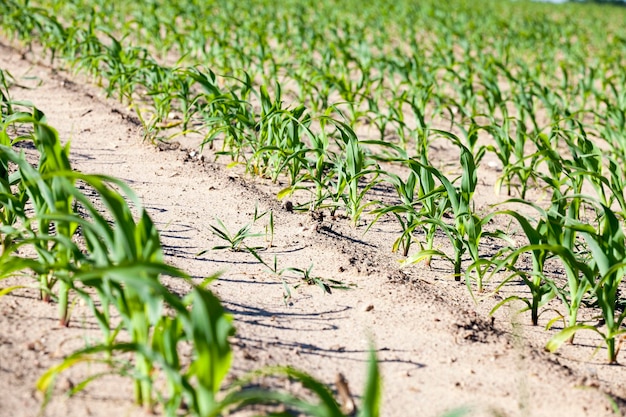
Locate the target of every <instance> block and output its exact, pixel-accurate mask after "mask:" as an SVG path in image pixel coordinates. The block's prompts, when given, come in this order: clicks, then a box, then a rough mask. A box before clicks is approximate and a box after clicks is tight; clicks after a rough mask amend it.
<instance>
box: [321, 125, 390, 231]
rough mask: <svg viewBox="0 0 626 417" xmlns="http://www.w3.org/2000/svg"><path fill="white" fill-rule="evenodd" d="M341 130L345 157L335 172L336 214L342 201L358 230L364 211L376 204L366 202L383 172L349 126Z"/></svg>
mask: <svg viewBox="0 0 626 417" xmlns="http://www.w3.org/2000/svg"><path fill="white" fill-rule="evenodd" d="M337 123H340V122H337ZM338 129H339V130H340V132H341V135H342V139H343V143H342V144H341V146H343V152H345V154H343V155H341V156H339V155H337V159H336V160H335V161H334V164H335V166H334V171H335V173H336V176H337V177H336V183H335V189H334V190H333V193H334V195H333V199H334V200H335V204H336V206H335V208H333V211H334V210H335V209H336V208H337V207H339V201H341V202H342V203H343V207H344V208H345V210H346V212H347V215H348V216H349V217H350V218H351V220H352V223H353V225H354V226H357V225H358V222H359V219H360V218H361V215H362V214H363V212H364V210H365V209H366V208H367V207H368V206H370V205H371V204H373V202H371V201H366V196H367V193H368V192H369V191H370V190H371V189H372V188H373V187H375V186H376V185H377V184H378V183H379V182H380V180H379V179H378V176H379V174H380V168H379V167H378V165H377V164H375V163H374V162H373V161H372V160H371V159H370V158H369V157H368V155H367V153H366V151H365V150H364V149H363V147H362V146H361V144H360V143H359V140H358V138H357V137H356V134H355V133H354V131H353V130H352V129H351V128H350V127H349V126H347V125H344V124H339V125H338ZM363 182H365V184H363Z"/></svg>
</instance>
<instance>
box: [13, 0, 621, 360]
mask: <svg viewBox="0 0 626 417" xmlns="http://www.w3.org/2000/svg"><path fill="white" fill-rule="evenodd" d="M40 3H41V5H42V6H44V7H42V8H32V7H30V8H29V7H27V6H28V5H22V4H20V3H19V2H7V3H6V5H5V9H6V13H5V14H4V16H3V21H4V23H5V27H6V28H7V29H5V30H7V31H8V32H9V33H10V34H13V35H15V36H17V37H19V38H20V39H21V40H22V42H25V44H26V45H32V44H34V43H36V44H38V45H41V46H42V47H43V48H44V50H45V51H47V53H48V54H49V55H50V58H51V59H52V60H53V61H54V60H56V59H58V58H61V59H62V61H61V62H62V64H63V65H66V66H67V67H68V68H70V69H73V70H77V71H86V73H87V74H88V75H89V76H91V77H92V78H93V79H94V81H95V82H96V83H99V84H101V85H102V86H103V88H104V89H105V91H106V92H107V94H110V95H115V96H116V97H118V98H119V99H120V100H122V101H123V102H125V103H128V104H129V105H130V106H132V107H133V108H134V109H135V110H136V111H137V113H138V115H139V116H140V118H141V119H142V121H143V123H144V127H145V129H146V134H147V135H148V136H150V137H152V138H158V137H162V136H163V132H169V131H170V129H175V130H173V131H174V132H176V133H174V135H181V134H182V135H184V134H200V135H201V137H202V138H204V140H203V142H202V146H203V147H207V148H213V150H214V153H215V155H216V157H219V156H223V155H226V156H228V157H230V159H231V160H232V163H233V164H234V165H236V164H241V165H243V166H245V169H246V171H247V172H249V173H251V174H255V175H261V176H265V177H268V178H271V179H272V180H274V181H279V180H280V181H285V182H286V183H287V184H288V185H287V187H285V188H283V189H282V190H281V191H280V192H279V193H278V196H279V198H284V197H286V196H288V195H290V194H292V193H295V192H302V191H304V192H306V193H308V195H309V199H308V201H307V202H306V203H305V204H304V205H303V206H302V208H303V209H311V210H318V209H328V210H330V211H331V212H332V213H335V212H336V211H337V210H342V211H344V212H345V214H346V215H348V216H349V217H350V219H351V220H352V222H353V224H354V225H355V226H358V225H359V222H360V220H361V218H362V216H363V215H364V214H365V213H369V214H373V215H374V221H376V220H377V219H380V218H381V217H382V216H387V215H392V216H394V218H396V219H397V220H398V223H399V226H400V228H401V233H400V234H399V237H398V238H397V239H396V242H395V243H394V245H393V248H392V249H393V250H399V249H402V254H403V256H405V257H406V260H405V263H406V264H412V263H416V262H420V261H425V262H426V263H429V262H430V261H431V258H433V257H438V258H443V259H446V260H449V261H450V263H451V266H452V275H453V276H454V277H455V278H456V279H458V280H461V279H462V278H463V277H465V280H466V282H467V285H468V288H470V289H472V291H474V289H475V290H476V291H477V292H482V291H483V290H484V286H485V284H486V280H493V279H494V278H493V277H494V276H495V273H496V272H502V271H504V273H505V274H507V276H508V278H505V279H502V280H501V281H500V282H499V283H496V284H495V286H496V288H501V287H502V286H503V285H506V284H508V283H510V282H512V281H514V280H516V281H521V282H522V283H524V284H525V285H526V286H527V287H528V290H529V291H530V294H531V296H530V298H524V299H523V301H524V302H525V303H526V304H527V307H528V310H530V312H531V321H532V322H533V324H538V317H539V314H540V309H541V308H542V307H543V306H545V304H546V303H547V302H548V301H550V300H560V301H561V303H562V307H561V308H562V309H564V310H565V312H564V313H561V314H560V317H561V318H562V319H563V321H564V326H563V327H564V330H563V331H561V332H560V333H558V334H557V335H556V336H554V337H553V338H552V339H551V342H550V344H549V347H550V348H551V349H553V348H556V347H558V345H559V344H560V343H561V342H562V341H563V340H570V341H571V340H572V336H573V334H574V333H575V332H576V331H578V330H583V329H595V331H597V332H599V333H600V335H601V336H602V337H603V340H605V342H606V346H607V350H608V360H609V362H615V361H616V360H617V354H618V352H619V342H618V341H619V340H620V337H621V335H622V334H623V333H624V326H623V319H624V309H623V305H624V300H623V297H622V296H621V294H620V292H619V289H620V286H622V285H621V281H622V264H621V262H622V261H623V260H622V259H621V258H620V255H619V254H620V253H621V252H620V251H621V250H622V249H620V248H621V247H622V246H623V239H622V238H621V237H620V230H621V228H622V227H623V219H624V207H625V203H624V201H625V200H624V195H623V189H624V188H623V184H624V182H625V181H626V177H625V176H624V175H623V174H624V172H623V169H622V168H621V167H623V165H624V162H625V159H624V155H625V154H624V144H623V137H624V129H625V120H626V118H625V117H624V114H625V111H626V107H625V103H626V102H625V97H626V96H625V95H624V91H623V85H624V81H625V79H624V72H623V71H621V68H622V67H623V65H624V58H623V56H624V55H623V51H624V48H625V47H626V42H624V37H623V36H622V35H621V34H620V31H619V26H616V25H617V23H616V21H617V20H619V19H609V18H606V16H600V13H601V12H602V10H601V9H599V8H591V7H588V6H582V5H577V6H572V7H571V8H570V9H558V12H557V11H555V10H556V9H551V7H554V6H547V5H533V6H532V8H531V6H530V5H529V4H526V3H524V4H523V5H522V6H520V7H528V8H529V9H531V10H532V12H521V9H519V8H518V7H517V6H516V5H513V4H507V5H506V6H505V5H502V4H500V3H495V2H492V3H489V7H485V8H481V9H480V10H479V9H477V8H476V7H473V6H471V5H468V4H466V3H464V2H455V7H454V10H455V11H454V12H452V11H451V10H452V8H441V7H439V6H437V5H436V4H435V3H434V2H424V4H423V5H420V6H419V7H415V5H413V4H410V5H409V4H408V2H399V3H398V4H397V5H396V6H394V7H390V8H389V9H388V10H385V11H384V12H383V11H381V10H380V6H378V5H376V4H374V2H372V3H367V4H366V5H365V6H363V5H359V7H358V8H357V7H352V8H353V9H358V10H359V12H360V13H361V14H359V16H358V18H355V16H354V15H353V14H352V12H351V11H350V5H349V4H347V5H344V7H337V5H335V4H334V3H333V4H330V3H325V2H322V3H321V5H320V4H316V6H315V7H312V5H311V4H308V3H306V2H293V3H292V2H287V3H286V4H284V5H281V7H280V8H279V7H277V6H276V5H273V4H270V3H269V2H266V1H261V0H259V1H250V2H248V3H247V4H248V6H250V7H237V8H234V7H233V6H232V4H230V3H229V2H219V1H218V2H215V4H214V7H211V8H202V7H201V6H199V5H197V4H196V3H194V2H179V3H178V4H177V5H175V6H172V5H165V4H160V3H158V2H155V3H153V4H151V5H150V6H140V5H124V6H111V5H109V4H105V3H99V2H89V3H81V2H75V3H74V2H73V3H67V2H40ZM353 6H354V5H353ZM142 7H154V8H155V9H154V10H157V9H158V12H154V10H153V12H150V11H149V10H147V9H143V8H142ZM490 8H491V9H490ZM533 12H537V13H535V14H533ZM583 12H584V16H583V15H582V14H583ZM615 13H616V14H617V15H621V14H620V13H623V11H621V10H620V9H615ZM57 15H62V16H72V19H73V20H71V21H65V20H63V19H61V20H57V19H56V17H55V16H57ZM174 16H175V17H176V19H178V20H177V21H179V22H180V23H181V24H180V25H178V26H177V27H171V23H168V21H169V22H172V21H175V20H176V19H174V18H173V17H174ZM294 16H295V17H294ZM503 16H504V17H503ZM391 18H393V19H394V24H393V25H391V24H390V19H391ZM66 19H67V18H66ZM200 22H206V23H200ZM416 22H419V23H421V24H416ZM389 28H393V30H392V29H389ZM417 28H421V29H420V30H421V31H418V29H417ZM607 33H608V35H607ZM607 36H608V40H609V44H608V45H606V43H607V42H606V40H607ZM511 39H515V42H511ZM148 40H149V42H148ZM141 45H143V46H141ZM485 51H489V53H485ZM555 55H558V56H559V59H554V58H553V57H554V56H555ZM168 62H176V64H175V65H173V66H171V65H168V64H167V63H168ZM218 73H219V74H221V75H217V74H218ZM286 86H288V87H286ZM287 100H289V101H288V102H287ZM286 102H287V104H285V103H286ZM290 103H294V104H290ZM361 131H366V132H367V133H365V137H363V136H361V134H360V133H359V134H357V133H356V132H361ZM171 136H172V135H170V136H169V137H171ZM442 141H443V142H446V143H447V144H448V145H452V147H453V149H456V153H454V152H453V154H455V155H458V170H457V172H456V173H454V174H452V175H450V174H449V173H447V172H444V171H443V170H442V169H440V168H438V167H437V166H435V164H433V162H432V161H431V158H430V155H429V153H430V152H429V151H430V149H431V148H432V146H433V144H434V143H435V142H437V143H441V142H442ZM486 157H490V158H491V157H495V158H496V159H497V160H498V161H499V162H500V164H501V165H502V171H501V173H500V175H499V178H498V179H497V181H496V190H497V191H502V190H503V189H504V190H505V191H506V193H507V194H508V195H509V196H512V195H513V194H517V195H518V198H511V199H509V200H506V201H505V202H503V203H501V204H502V205H500V206H497V207H494V208H489V209H487V210H485V209H482V208H480V209H477V208H476V207H475V203H474V193H475V191H476V187H477V183H478V174H479V171H480V168H481V167H482V164H483V161H484V160H485V158H486ZM388 163H392V164H397V165H399V166H400V167H401V169H402V170H403V172H404V173H405V174H404V176H402V175H396V174H389V173H388V172H387V170H386V169H385V168H384V167H385V164H388ZM378 185H381V186H383V185H389V186H391V187H393V188H394V189H395V190H396V192H397V202H395V203H392V204H389V203H386V202H377V201H376V199H375V198H373V197H372V194H371V191H372V189H374V188H375V187H376V186H378ZM537 191H539V192H540V193H543V194H544V195H545V196H547V197H548V198H547V199H545V200H546V201H548V204H547V205H546V204H543V205H539V204H538V203H537V202H533V201H530V200H529V199H528V195H529V194H530V193H531V192H532V193H536V192H537ZM515 204H517V205H519V204H521V205H522V206H523V207H524V208H525V209H524V210H521V209H517V210H514V209H513V208H511V207H513V206H514V205H515ZM503 206H508V207H503ZM526 209H527V210H526ZM528 211H530V212H533V213H536V216H534V218H533V217H532V216H531V217H530V218H529V216H528ZM502 218H504V219H509V220H510V221H511V222H512V223H513V224H516V225H517V228H516V229H517V230H515V229H512V228H511V229H509V230H496V229H494V228H493V226H492V224H493V223H494V222H493V220H496V219H502ZM515 233H517V234H520V233H521V234H522V236H523V238H524V239H525V240H526V241H527V242H528V244H526V245H522V246H521V247H520V246H519V245H516V244H515V243H514V241H513V240H511V239H510V237H511V236H512V235H513V234H515ZM437 236H444V237H445V238H446V239H447V240H448V241H449V243H450V245H449V248H450V249H441V248H438V247H436V246H435V239H436V237H437ZM486 239H489V240H493V239H495V240H497V242H498V245H499V249H498V250H497V251H496V253H495V254H493V253H491V254H487V253H486V252H485V250H484V249H483V248H484V242H485V240H486ZM415 246H418V250H417V251H413V252H411V247H415ZM599 248H600V249H599ZM603 250H604V251H607V250H608V251H610V252H611V253H612V255H610V256H609V255H606V254H605V257H604V258H603V257H601V256H600V254H601V253H603V252H602V251H603ZM529 259H530V260H529ZM522 262H525V263H522ZM555 262H556V263H560V265H561V269H562V270H563V271H564V274H558V275H557V276H550V275H549V274H548V273H547V272H546V268H545V267H546V264H547V263H550V264H553V263H555ZM528 263H531V264H532V267H531V268H528V267H527V265H528ZM520 264H521V265H520ZM518 298H519V297H518ZM511 300H512V299H506V300H505V301H504V302H505V303H506V302H509V301H511ZM583 304H589V305H593V306H596V307H597V308H598V309H599V310H600V311H601V314H602V317H603V322H604V323H606V325H605V326H604V327H603V328H602V330H601V329H600V328H598V327H593V326H589V325H588V324H585V323H582V322H580V321H579V320H578V314H577V313H578V309H579V308H580V306H581V305H583ZM501 305H502V303H501V304H498V305H496V306H495V308H496V309H497V308H499V307H500V306H501ZM616 341H617V343H616Z"/></svg>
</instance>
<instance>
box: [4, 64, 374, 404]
mask: <svg viewBox="0 0 626 417" xmlns="http://www.w3.org/2000/svg"><path fill="white" fill-rule="evenodd" d="M0 75H1V76H2V78H1V79H0V80H1V81H2V88H0V93H1V94H0V98H1V101H0V104H1V109H2V114H1V116H2V118H1V120H0V121H1V124H0V126H1V130H0V187H1V191H0V216H1V219H2V224H1V226H0V233H1V238H2V251H1V253H0V282H2V281H5V282H10V281H7V280H9V279H10V278H12V277H15V276H24V278H23V279H22V280H21V282H22V283H21V284H18V285H8V286H4V287H3V288H2V289H0V296H7V294H10V293H11V292H13V291H16V290H19V289H23V288H28V287H31V288H35V289H36V290H37V291H39V293H40V294H41V298H42V301H45V302H55V303H56V304H57V305H58V307H59V320H60V322H61V324H63V325H65V326H68V325H69V324H70V320H71V317H70V310H71V309H68V305H69V304H72V303H73V301H72V300H74V299H80V300H82V301H83V302H84V304H85V305H86V306H87V308H88V309H89V311H90V313H91V314H92V316H93V318H94V319H95V320H96V321H97V323H98V325H99V329H100V333H101V338H99V339H98V338H91V340H90V341H89V342H88V343H87V344H86V346H85V347H84V348H82V349H79V350H77V351H74V352H72V353H71V354H69V355H68V356H66V357H65V358H64V359H63V360H62V361H61V363H59V364H57V365H54V366H52V367H51V368H50V369H48V370H47V371H46V372H45V373H44V374H43V375H42V376H41V378H40V379H39V381H38V388H39V389H40V390H41V391H43V392H44V393H47V394H48V395H47V400H49V398H50V394H51V393H52V388H53V386H54V381H55V379H56V377H57V376H58V375H59V374H60V373H62V372H64V371H66V370H67V369H69V368H72V367H76V366H80V365H84V364H89V365H90V366H89V369H103V371H101V372H97V373H95V374H88V375H86V376H85V379H84V380H82V381H80V382H79V383H77V384H75V385H74V386H73V387H72V388H71V389H70V392H69V394H75V393H76V392H79V391H81V390H83V389H85V387H86V386H87V385H88V384H90V383H93V382H94V381H96V380H97V379H98V378H99V377H102V376H104V375H108V374H117V375H123V376H128V377H130V378H132V380H133V381H134V383H135V402H136V403H137V404H138V405H141V406H143V407H144V408H145V409H147V410H151V411H153V410H160V411H161V412H162V413H164V414H165V415H171V416H179V415H190V416H217V415H225V414H230V413H232V412H234V411H236V410H239V409H242V408H246V407H249V406H250V405H254V404H256V405H258V404H267V405H275V404H283V405H285V406H287V407H289V408H291V409H294V410H299V411H300V412H302V413H304V414H306V415H312V416H343V415H344V414H343V413H342V411H341V407H340V406H339V404H338V403H337V401H336V400H335V398H334V396H333V394H332V392H331V391H330V389H329V388H328V387H327V386H325V385H324V384H322V383H321V382H319V381H317V380H316V379H314V378H313V377H311V376H309V375H308V374H306V373H303V372H301V371H298V370H296V369H293V368H289V367H273V368H268V369H263V370H259V371H257V372H254V373H252V374H250V375H248V376H246V377H244V378H243V379H241V380H239V381H236V382H235V383H232V384H230V385H228V386H225V384H224V383H223V381H224V377H225V376H226V375H227V373H228V372H229V370H230V367H231V361H232V352H231V348H230V344H229V343H230V342H229V337H230V336H231V335H232V334H233V332H234V327H233V323H232V317H231V316H230V315H229V314H228V313H227V312H225V310H224V308H223V307H222V305H221V303H220V301H219V299H218V298H217V297H216V296H215V295H213V293H212V292H211V291H210V290H209V289H208V284H210V282H211V281H212V280H213V279H215V278H216V276H215V277H209V278H207V279H206V280H205V281H204V282H203V283H202V284H200V285H194V284H193V283H192V282H191V279H190V277H189V276H188V275H187V274H186V273H185V272H183V271H181V270H179V269H176V268H174V267H172V266H170V265H168V264H167V263H165V262H164V260H163V253H162V248H161V242H160V238H159V233H158V231H157V229H156V227H155V226H154V224H153V222H152V220H151V218H150V216H149V214H148V213H147V212H146V210H145V209H144V208H143V207H142V206H141V202H140V201H139V199H138V198H137V197H136V195H135V194H134V193H133V192H132V190H131V189H130V188H129V187H128V186H127V185H126V184H125V183H123V182H122V181H120V180H117V179H115V178H111V177H107V176H102V175H93V174H84V173H81V172H78V171H75V170H73V169H72V167H71V164H70V162H69V145H65V146H61V143H60V141H59V137H58V134H57V132H56V131H55V130H54V129H53V128H52V127H50V126H49V125H47V124H46V123H45V116H44V115H43V114H42V113H41V112H40V111H39V110H37V109H36V108H35V107H33V106H32V105H30V104H28V103H21V102H14V101H11V99H10V97H9V93H8V87H9V85H10V84H11V82H12V79H11V77H10V75H9V74H8V73H6V72H3V71H0ZM25 142H28V143H32V144H33V145H34V148H35V149H36V151H35V152H34V153H35V154H36V155H35V158H36V157H38V160H36V161H33V159H35V158H33V155H26V154H25V153H24V151H19V149H20V144H23V143H25ZM21 149H23V147H22V148H21ZM163 276H168V277H172V278H178V279H183V280H185V281H187V282H188V283H189V284H190V288H191V290H190V291H189V292H188V293H187V294H186V295H185V296H184V297H180V296H178V295H176V294H174V293H173V292H172V291H171V290H169V289H168V287H167V286H166V285H164V284H163V282H162V280H161V278H162V277H163ZM29 279H32V284H28V280H29ZM183 347H187V348H185V349H183ZM189 350H190V352H189ZM183 352H188V353H183ZM129 356H130V358H131V359H129ZM96 365H103V367H101V368H99V367H98V366H96ZM92 372H93V371H92ZM271 376H274V377H275V376H282V377H286V378H290V379H292V380H297V381H300V382H301V383H302V384H303V386H304V387H305V388H307V390H308V391H309V392H310V393H311V394H312V396H310V397H307V398H303V397H300V396H296V395H293V394H290V393H288V392H282V391H272V390H269V389H259V388H255V387H256V384H254V382H255V381H256V380H258V379H259V378H263V377H271ZM251 384H252V385H251ZM365 389H366V391H365V392H364V395H363V403H362V406H361V409H360V414H359V415H364V416H375V415H378V410H379V402H380V377H379V374H378V368H377V364H376V359H375V356H374V353H372V356H371V358H370V366H369V370H368V383H367V385H366V388H365ZM44 405H45V404H44Z"/></svg>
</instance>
